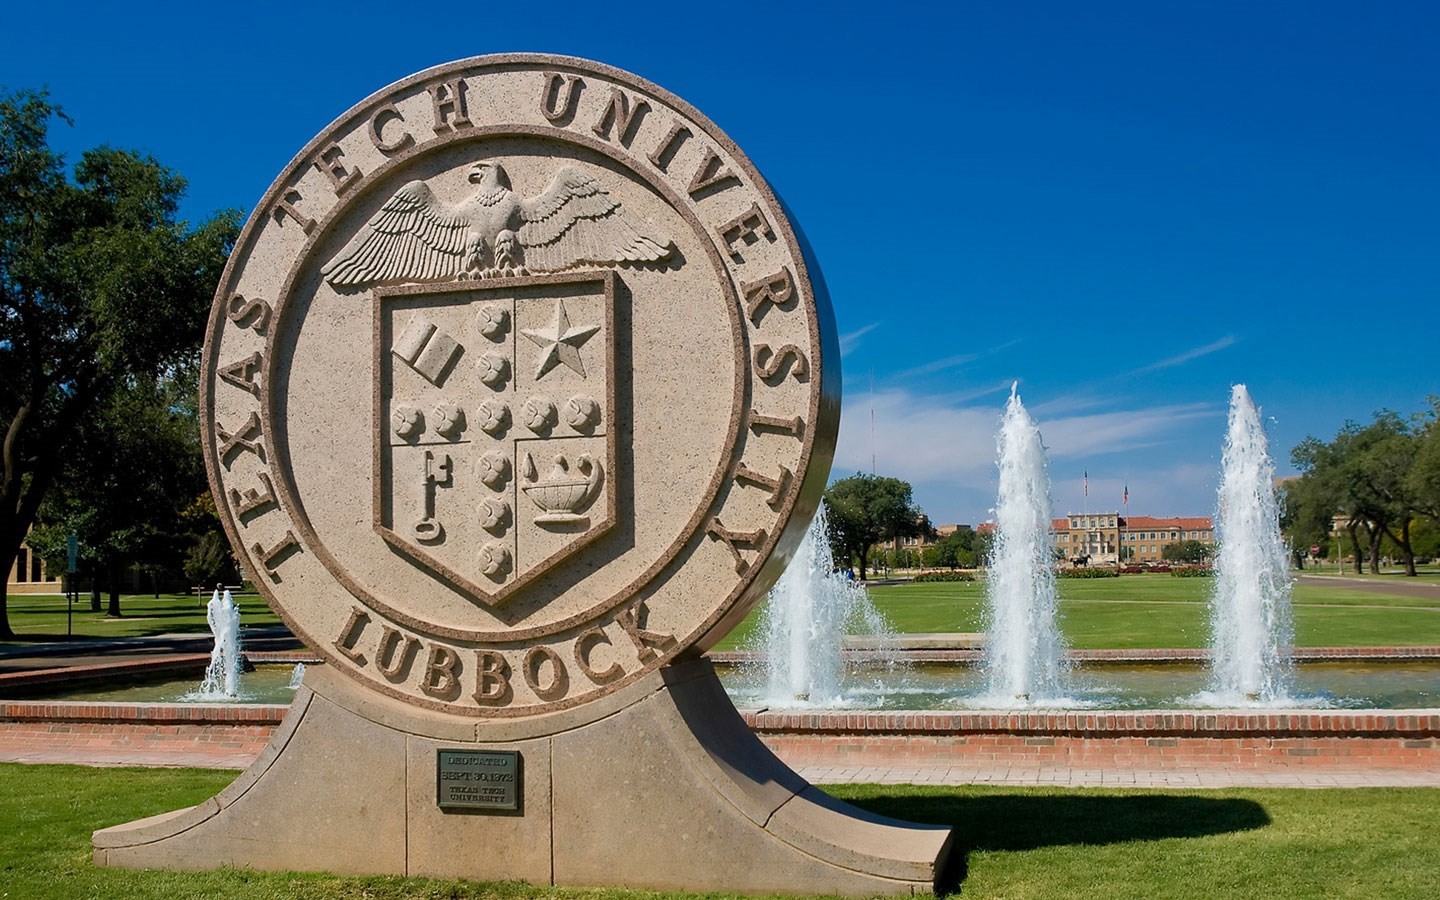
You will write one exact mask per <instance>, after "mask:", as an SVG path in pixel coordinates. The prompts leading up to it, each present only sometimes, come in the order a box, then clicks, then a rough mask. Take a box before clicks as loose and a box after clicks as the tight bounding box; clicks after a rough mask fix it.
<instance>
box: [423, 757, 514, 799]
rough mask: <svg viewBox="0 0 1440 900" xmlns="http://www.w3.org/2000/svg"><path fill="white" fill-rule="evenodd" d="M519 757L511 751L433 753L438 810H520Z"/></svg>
mask: <svg viewBox="0 0 1440 900" xmlns="http://www.w3.org/2000/svg"><path fill="white" fill-rule="evenodd" d="M520 779H521V773H520V754H519V753H518V752H516V751H514V750H436V751H435V783H436V789H435V794H436V798H435V799H436V803H437V804H438V805H439V806H440V808H441V809H479V810H500V811H512V810H519V809H520V790H521V780H520Z"/></svg>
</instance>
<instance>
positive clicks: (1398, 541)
mask: <svg viewBox="0 0 1440 900" xmlns="http://www.w3.org/2000/svg"><path fill="white" fill-rule="evenodd" d="M1385 534H1387V535H1389V537H1390V540H1392V541H1394V542H1395V546H1397V547H1399V548H1400V558H1401V559H1403V560H1404V561H1405V576H1406V577H1407V578H1414V577H1415V550H1414V549H1413V548H1412V547H1411V546H1410V520H1409V519H1408V518H1407V519H1405V521H1404V522H1402V523H1400V533H1399V534H1398V535H1397V534H1391V533H1390V529H1388V528H1387V529H1385Z"/></svg>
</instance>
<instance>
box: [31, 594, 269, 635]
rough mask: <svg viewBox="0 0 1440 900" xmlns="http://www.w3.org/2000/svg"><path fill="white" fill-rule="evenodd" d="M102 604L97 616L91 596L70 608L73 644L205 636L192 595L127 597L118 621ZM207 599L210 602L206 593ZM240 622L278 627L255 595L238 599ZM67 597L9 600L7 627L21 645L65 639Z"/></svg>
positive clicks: (201, 615)
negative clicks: (20, 639)
mask: <svg viewBox="0 0 1440 900" xmlns="http://www.w3.org/2000/svg"><path fill="white" fill-rule="evenodd" d="M106 599H107V598H102V600H101V607H102V609H101V611H100V612H98V613H97V612H91V611H90V598H89V595H82V596H81V597H80V599H79V600H78V601H76V602H75V603H74V604H73V605H72V606H71V608H72V609H73V611H74V634H75V638H76V639H81V638H106V637H144V636H147V635H154V634H181V633H187V632H198V633H201V634H208V633H209V631H210V628H209V626H208V625H206V624H205V603H204V602H203V601H202V600H200V599H199V598H197V597H196V596H195V595H194V594H161V595H160V597H159V598H158V599H157V598H156V597H155V596H154V595H153V594H125V595H122V596H121V597H120V612H121V614H122V615H121V618H118V619H111V618H107V617H106V615H105V612H104V607H105V606H106V605H107V604H106V602H105V601H106ZM205 599H206V600H208V599H209V595H208V594H207V595H206V597H205ZM235 601H236V602H237V603H238V604H239V605H240V620H241V622H243V623H244V624H245V625H246V626H250V627H259V626H263V625H276V624H279V622H280V619H279V618H278V617H277V616H276V615H275V613H274V612H272V611H271V610H270V607H269V606H267V605H265V600H264V599H263V598H262V597H261V596H260V595H259V594H237V595H236V596H235ZM65 605H66V603H65V598H64V597H58V596H43V595H42V596H32V595H25V594H20V595H12V596H11V597H10V598H9V599H8V601H7V606H8V608H9V613H10V627H11V628H13V629H14V630H15V632H16V633H17V634H19V635H21V636H22V637H23V638H24V639H25V640H41V639H45V638H47V637H48V638H54V637H56V636H58V637H59V638H61V639H63V638H64V636H65Z"/></svg>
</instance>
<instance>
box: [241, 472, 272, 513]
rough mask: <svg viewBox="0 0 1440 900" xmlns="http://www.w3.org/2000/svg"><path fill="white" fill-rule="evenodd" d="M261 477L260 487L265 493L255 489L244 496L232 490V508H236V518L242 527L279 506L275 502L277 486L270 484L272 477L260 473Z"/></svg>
mask: <svg viewBox="0 0 1440 900" xmlns="http://www.w3.org/2000/svg"><path fill="white" fill-rule="evenodd" d="M259 475H260V487H261V489H262V490H263V491H264V493H261V492H260V491H257V490H255V489H254V488H251V489H250V490H248V491H246V492H245V493H243V494H242V493H240V491H238V490H236V489H235V488H231V489H230V506H231V507H233V508H234V510H235V518H237V519H239V520H240V524H241V525H244V524H245V522H246V520H247V519H253V518H254V517H256V516H258V515H261V514H262V513H265V512H268V511H269V510H270V509H271V508H272V507H274V506H276V505H277V504H276V502H275V485H273V484H271V483H270V476H269V475H266V474H265V473H264V472H261V473H259Z"/></svg>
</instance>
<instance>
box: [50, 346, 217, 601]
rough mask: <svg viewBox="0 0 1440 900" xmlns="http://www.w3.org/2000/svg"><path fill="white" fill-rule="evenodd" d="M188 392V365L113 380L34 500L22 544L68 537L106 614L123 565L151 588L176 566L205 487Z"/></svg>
mask: <svg viewBox="0 0 1440 900" xmlns="http://www.w3.org/2000/svg"><path fill="white" fill-rule="evenodd" d="M195 396H196V383H195V372H194V367H193V366H191V367H190V368H189V371H187V372H185V373H183V375H181V376H179V377H176V376H169V375H167V376H165V377H162V378H161V379H158V380H155V381H149V380H146V379H143V378H142V377H140V376H131V378H129V379H127V380H126V381H125V382H123V383H122V384H120V385H118V386H117V387H116V389H115V390H114V392H112V394H111V395H110V397H108V398H107V399H106V403H105V405H104V406H100V407H98V408H97V409H96V410H95V411H94V413H92V414H91V415H90V416H89V417H88V418H87V420H86V427H85V429H84V430H83V432H82V433H81V434H80V435H78V436H77V437H76V439H75V441H74V442H73V445H72V448H73V449H72V453H71V454H69V456H68V457H67V459H66V461H65V465H64V467H63V469H62V471H61V475H60V477H59V478H58V479H57V482H56V485H55V487H54V488H53V489H52V490H51V491H50V493H49V494H48V495H47V496H46V498H45V501H44V502H43V503H42V504H41V506H40V511H39V515H38V517H37V525H36V526H35V529H34V530H33V531H32V532H31V533H30V538H29V542H30V543H31V544H32V545H35V546H37V547H39V548H42V553H44V552H45V549H50V550H51V553H57V552H63V550H61V548H63V547H64V544H65V540H66V536H67V535H70V534H74V535H76V536H77V537H78V538H79V543H80V547H81V551H82V552H81V554H80V558H81V560H82V561H83V562H84V563H85V564H86V567H87V569H89V570H90V573H91V575H92V585H94V586H95V587H96V588H98V587H99V586H100V585H102V584H103V585H104V586H105V587H106V588H108V591H109V595H110V606H109V613H108V614H109V615H111V616H119V615H120V587H121V579H122V577H123V574H124V571H125V569H126V568H128V567H129V566H131V565H139V566H140V567H141V568H142V569H146V570H149V571H150V573H151V577H152V587H155V586H158V585H157V583H156V579H158V575H159V573H160V572H162V571H169V572H174V571H177V570H178V569H179V568H180V566H181V561H182V558H183V556H184V554H185V551H186V550H187V548H188V547H189V546H190V545H191V544H192V543H194V541H195V537H194V535H193V534H192V533H191V527H190V522H189V521H188V520H187V518H186V512H187V508H188V507H189V506H190V505H191V504H192V503H193V502H194V498H195V496H196V495H197V494H198V493H200V492H203V491H204V490H205V473H204V467H203V466H202V464H201V460H200V446H199V429H198V427H197V421H196V420H197V411H196V409H195ZM92 598H96V599H98V591H94V592H92Z"/></svg>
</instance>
